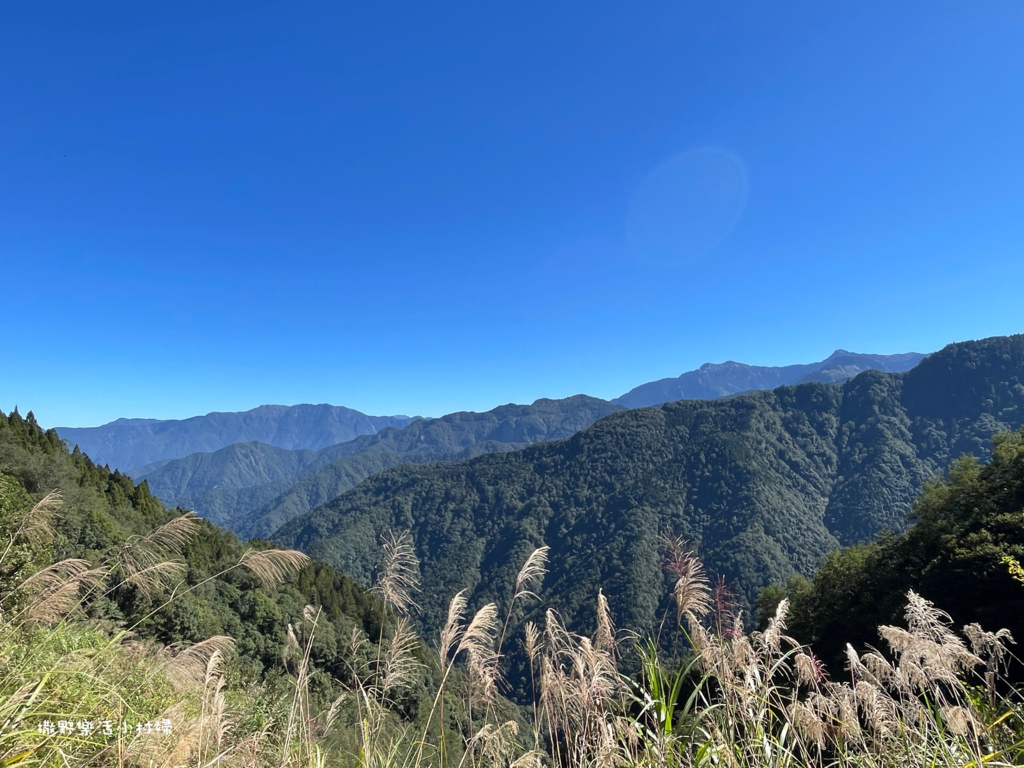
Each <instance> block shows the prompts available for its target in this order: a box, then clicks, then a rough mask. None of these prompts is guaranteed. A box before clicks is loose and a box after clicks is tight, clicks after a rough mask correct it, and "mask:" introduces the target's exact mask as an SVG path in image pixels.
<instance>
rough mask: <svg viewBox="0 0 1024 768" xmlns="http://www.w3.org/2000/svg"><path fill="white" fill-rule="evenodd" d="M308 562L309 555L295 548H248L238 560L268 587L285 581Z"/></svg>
mask: <svg viewBox="0 0 1024 768" xmlns="http://www.w3.org/2000/svg"><path fill="white" fill-rule="evenodd" d="M307 562H309V555H307V554H305V553H303V552H299V551H298V550H295V549H263V550H258V551H257V550H254V549H248V550H246V551H245V553H244V554H243V555H242V557H241V558H240V559H239V560H238V564H239V565H242V566H245V567H246V568H248V569H249V570H250V571H252V572H253V573H254V574H255V575H256V577H257V578H258V579H259V580H260V581H262V582H263V584H264V585H265V586H267V587H274V586H277V585H278V584H281V583H283V582H284V581H285V580H286V579H287V578H288V577H289V576H291V575H292V574H294V573H295V572H297V571H298V570H299V569H301V568H302V566H304V565H305V564H306V563H307Z"/></svg>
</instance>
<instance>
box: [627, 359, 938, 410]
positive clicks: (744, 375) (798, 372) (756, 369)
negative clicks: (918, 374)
mask: <svg viewBox="0 0 1024 768" xmlns="http://www.w3.org/2000/svg"><path fill="white" fill-rule="evenodd" d="M924 357H925V355H922V354H918V353H917V352H908V353H906V354H901V355H861V354H857V353H855V352H847V351H846V350H843V349H837V350H836V351H835V352H833V353H832V354H831V355H829V357H827V358H826V359H825V360H822V361H821V362H819V363H807V364H802V365H785V366H780V367H768V366H758V365H744V364H743V363H736V362H733V361H729V362H726V363H705V364H704V365H702V366H701V367H700V368H699V369H697V370H696V371H688V372H687V373H684V374H682V375H681V376H678V377H676V378H670V379H659V380H658V381H652V382H648V383H647V384H641V385H640V386H639V387H636V388H634V389H631V390H630V391H629V392H627V393H626V394H624V395H622V396H621V397H617V398H615V399H614V400H612V402H613V403H620V404H621V405H624V406H626V407H627V408H644V407H646V406H651V405H661V404H662V403H669V402H673V401H675V400H714V399H716V398H719V397H728V396H730V395H736V394H739V393H741V392H751V391H755V390H761V389H774V388H775V387H780V386H785V385H787V384H800V383H804V382H809V381H820V382H825V383H829V384H839V383H842V382H844V381H846V380H847V379H850V378H853V377H854V376H856V375H857V374H859V373H863V372H864V371H867V370H877V371H886V372H890V373H900V372H902V371H908V370H910V369H911V368H913V367H914V366H915V365H917V364H918V363H919V362H920V361H921V360H922V359H924Z"/></svg>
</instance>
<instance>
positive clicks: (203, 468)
mask: <svg viewBox="0 0 1024 768" xmlns="http://www.w3.org/2000/svg"><path fill="white" fill-rule="evenodd" d="M618 410H622V407H621V406H618V405H613V404H611V403H609V402H607V401H605V400H599V399H597V398H593V397H587V396H585V395H577V396H575V397H569V398H565V399H562V400H547V399H542V400H537V401H536V402H535V403H533V404H531V405H503V406H501V407H499V408H495V409H493V410H491V411H487V412H486V413H472V412H462V413H451V414H448V415H447V416H442V417H441V418H438V419H421V420H418V421H415V422H413V423H412V424H410V425H409V426H407V427H405V428H404V429H398V428H394V427H389V428H386V429H383V430H381V431H380V432H378V433H377V434H374V435H364V436H362V437H359V438H357V439H355V440H352V441H349V442H346V443H341V444H339V445H333V446H330V447H328V448H324V449H322V450H320V451H318V452H315V453H314V452H310V451H283V450H281V449H277V448H273V447H271V446H266V445H262V444H259V443H246V444H240V445H232V446H228V447H227V448H223V449H221V450H219V451H216V452H214V453H208V454H195V455H193V456H188V457H186V458H184V459H179V460H177V461H173V462H168V463H167V464H165V465H163V466H161V467H159V468H158V469H157V470H155V471H154V472H152V473H149V474H147V475H146V476H145V477H146V479H147V481H148V482H149V484H150V488H151V489H152V491H153V493H154V494H155V495H157V496H159V497H160V498H161V499H164V500H168V501H173V503H176V504H180V505H182V506H184V507H187V508H189V509H194V510H196V511H197V512H198V513H199V514H201V515H202V516H203V517H205V518H207V519H209V520H211V521H212V522H214V523H216V524H218V525H221V526H223V527H226V528H229V529H231V530H234V531H235V532H237V533H238V534H239V535H241V536H243V537H244V538H248V537H252V536H267V535H268V534H270V533H271V532H272V531H273V530H275V529H276V528H278V527H279V526H280V525H282V524H283V523H285V522H287V521H288V520H290V519H291V518H293V517H295V516H296V515H299V514H302V513H303V512H307V511H309V510H310V509H313V508H314V507H317V506H319V505H321V504H323V503H325V502H327V501H330V500H331V499H334V498H336V497H337V496H339V495H340V494H341V493H343V492H344V491H346V490H348V489H349V488H352V487H353V486H355V485H356V484H358V483H359V482H360V481H362V480H364V479H365V478H367V477H369V476H370V475H373V474H375V473H377V472H380V471H382V470H385V469H388V468H390V467H394V466H397V465H399V464H407V463H412V464H426V463H430V462H436V461H454V460H458V459H465V458H470V457H473V456H479V455H481V454H485V453H493V452H500V451H512V450H516V449H518V448H523V447H525V446H528V445H532V444H533V443H538V442H543V441H547V440H558V439H561V438H565V437H568V436H570V435H572V434H574V433H576V432H578V431H579V430H581V429H584V428H585V427H588V426H590V425H591V424H593V423H594V422H595V421H597V420H598V419H600V418H601V417H603V416H606V415H608V414H609V413H613V412H615V411H618Z"/></svg>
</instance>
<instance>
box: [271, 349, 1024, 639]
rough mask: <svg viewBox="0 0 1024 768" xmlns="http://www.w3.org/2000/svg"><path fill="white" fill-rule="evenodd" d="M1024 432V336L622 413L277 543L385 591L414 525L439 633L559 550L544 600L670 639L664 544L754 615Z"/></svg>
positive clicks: (361, 491)
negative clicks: (945, 479)
mask: <svg viewBox="0 0 1024 768" xmlns="http://www.w3.org/2000/svg"><path fill="white" fill-rule="evenodd" d="M1022 422H1024V335H1020V336H1012V337H997V338H992V339H986V340H983V341H978V342H967V343H963V344H953V345H950V346H948V347H946V348H945V349H943V350H942V351H940V352H937V353H935V354H934V355H931V356H930V357H928V358H926V359H925V360H924V361H922V362H921V363H920V364H919V365H918V366H917V367H915V368H914V369H912V370H911V371H909V372H906V373H885V372H879V371H866V372H864V373H862V374H860V375H859V376H857V377H856V378H854V379H852V380H849V381H847V382H845V383H843V384H824V383H817V382H810V383H804V384H799V385H795V386H783V387H779V388H777V389H775V390H774V391H762V392H754V393H749V394H745V395H740V396H737V397H733V398H727V399H718V400H713V401H700V400H684V401H679V402H672V403H668V404H666V405H663V406H661V407H652V408H641V409H635V410H629V411H623V412H620V413H614V414H611V415H609V416H607V417H606V418H604V419H602V420H600V421H598V422H597V423H595V424H594V425H593V426H591V427H589V428H588V429H585V430H583V431H581V432H579V433H577V434H576V435H574V436H573V437H571V438H569V439H567V440H562V441H558V442H549V443H544V444H541V445H535V446H531V447H529V448H525V449H523V450H520V451H516V452H512V453H503V454H495V455H488V456H481V457H478V458H476V459H472V460H470V461H462V462H453V463H443V464H432V465H429V466H423V467H413V466H403V467H396V468H394V469H390V470H387V471H385V472H381V473H379V474H377V475H375V476H373V477H371V478H369V479H367V480H366V481H364V482H363V483H361V484H360V485H359V486H357V487H356V488H353V489H352V490H350V491H348V492H346V493H344V494H342V495H341V496H339V497H338V498H337V499H335V500H334V501H332V502H330V503H328V504H326V505H324V506H322V507H320V508H318V509H315V510H313V511H311V512H309V513H307V514H305V515H302V516H300V517H297V518H295V519H293V520H292V521H291V522H289V523H287V524H286V525H285V526H284V527H282V528H281V530H279V531H278V532H277V533H275V534H274V535H273V536H272V538H273V540H275V541H277V542H279V543H281V544H283V545H286V546H293V547H298V548H301V549H303V550H305V551H307V552H308V553H309V554H311V555H312V556H314V557H317V558H320V559H322V560H324V561H325V562H328V563H330V564H332V565H334V566H335V567H337V568H339V569H340V570H342V571H343V572H345V573H348V574H350V575H352V576H353V577H355V578H356V579H357V580H360V581H362V582H364V583H366V582H367V581H368V579H369V578H370V574H371V573H372V570H373V568H374V564H375V563H376V559H377V557H378V552H379V543H378V542H379V536H380V533H381V532H382V531H383V530H385V529H386V528H399V529H408V530H410V531H411V532H412V535H413V537H414V540H415V544H416V550H417V554H418V556H419V558H420V562H421V573H422V591H421V593H420V595H419V596H418V602H419V604H420V606H421V607H422V609H423V613H422V616H423V622H424V628H425V629H427V630H428V631H434V630H436V629H437V628H438V627H439V626H440V624H441V623H442V622H443V620H444V616H445V611H446V606H447V601H448V600H449V599H450V597H451V595H452V594H454V593H455V592H457V591H458V590H460V589H462V588H469V590H470V592H469V594H470V596H471V603H472V604H476V605H479V604H481V603H483V602H486V601H489V600H492V599H499V598H504V597H507V595H508V594H511V590H512V589H513V583H514V580H515V577H516V573H517V571H518V569H519V566H520V565H521V564H522V562H523V560H524V559H525V557H526V555H527V554H528V553H529V552H530V551H531V550H532V549H533V548H534V547H537V546H540V545H541V544H546V545H549V546H550V547H551V555H552V558H551V562H552V568H551V571H550V573H549V575H548V577H547V578H546V580H545V582H544V588H543V592H542V593H541V595H540V597H541V601H540V603H539V604H541V605H544V606H552V607H555V608H556V609H557V610H559V612H560V614H561V615H562V616H563V618H564V619H566V621H567V623H568V625H569V626H570V627H571V628H574V629H577V630H581V629H583V628H584V627H589V626H591V625H592V623H593V601H594V595H595V594H597V592H598V589H599V588H600V589H603V590H604V594H605V595H606V596H607V598H608V600H609V603H610V604H611V606H612V609H613V611H614V613H615V618H616V622H617V624H618V625H619V626H623V627H626V628H629V629H634V630H638V631H644V630H651V629H652V628H653V627H654V626H655V624H656V617H658V616H661V615H663V614H662V612H661V611H663V610H666V609H667V605H666V603H665V601H666V600H668V599H670V597H669V596H670V595H671V583H670V577H669V576H668V574H667V573H666V572H664V571H662V568H661V562H660V557H659V555H658V540H659V534H661V533H672V534H683V535H685V536H686V537H687V538H688V539H689V540H690V541H691V542H693V543H695V544H696V545H697V546H698V547H699V552H700V554H701V556H702V558H703V560H704V562H705V563H706V565H707V567H708V570H709V571H710V573H711V574H713V575H722V576H724V577H725V578H726V579H727V580H728V583H729V584H730V585H731V586H732V587H733V588H734V589H736V590H737V591H738V592H739V594H740V595H741V597H742V599H743V601H744V603H745V604H746V605H747V606H749V605H750V603H751V602H752V600H753V599H754V597H755V596H756V595H757V593H758V590H759V588H761V587H763V586H766V585H769V584H772V583H776V584H778V583H784V582H785V581H786V579H787V578H788V577H789V575H790V574H792V573H793V572H794V571H797V572H802V573H805V574H809V573H811V572H813V570H814V569H815V567H816V566H817V563H818V561H819V558H820V557H821V556H822V555H824V554H825V553H827V552H829V551H831V550H832V549H834V548H836V547H837V546H839V545H840V544H849V543H853V542H858V541H864V540H867V539H869V538H871V537H873V536H874V535H875V534H877V533H878V532H879V531H881V530H882V529H884V528H890V529H900V528H902V527H903V526H904V525H905V521H906V516H907V515H908V513H909V512H910V511H911V503H912V501H913V499H914V498H915V496H916V494H917V493H918V492H919V491H920V490H921V487H922V485H923V483H924V482H925V481H926V480H927V479H928V478H929V477H932V476H933V475H934V474H936V473H938V472H941V471H943V470H944V468H945V467H946V466H947V464H948V462H949V461H950V460H951V459H953V458H956V457H957V456H959V455H960V454H961V453H965V452H966V453H972V454H974V455H976V456H979V457H985V456H987V453H988V450H989V448H990V442H989V440H990V438H991V436H992V435H993V434H994V433H995V432H997V431H1002V430H1007V429H1019V428H1020V427H1021V425H1022ZM994 562H995V561H994ZM671 578H674V577H671ZM748 618H749V616H748Z"/></svg>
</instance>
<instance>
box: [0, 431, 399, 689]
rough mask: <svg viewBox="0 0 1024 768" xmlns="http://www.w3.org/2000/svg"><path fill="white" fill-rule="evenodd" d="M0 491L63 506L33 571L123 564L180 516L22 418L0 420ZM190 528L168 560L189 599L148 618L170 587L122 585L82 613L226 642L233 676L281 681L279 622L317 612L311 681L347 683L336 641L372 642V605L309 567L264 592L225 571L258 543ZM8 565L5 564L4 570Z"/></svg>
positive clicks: (154, 632) (139, 629)
mask: <svg viewBox="0 0 1024 768" xmlns="http://www.w3.org/2000/svg"><path fill="white" fill-rule="evenodd" d="M0 484H2V488H0V491H2V494H0V495H2V496H3V498H4V500H5V504H7V505H8V506H10V505H11V504H13V503H14V500H16V497H18V496H23V497H24V499H25V501H26V502H27V503H31V502H32V501H34V500H38V499H39V498H41V497H42V496H43V495H44V494H46V493H48V492H50V491H53V490H57V491H59V493H60V494H61V496H62V498H63V502H62V504H61V505H60V508H59V520H58V522H57V523H56V524H55V526H54V528H55V530H56V537H55V538H54V539H53V541H52V543H51V544H50V545H48V547H47V548H46V551H45V552H44V553H43V555H45V558H46V562H40V563H38V564H36V566H35V567H41V566H45V565H47V564H48V563H49V562H56V561H59V560H62V559H65V558H83V559H85V560H87V561H89V562H90V563H92V564H98V563H101V562H106V563H110V562H114V561H116V560H117V558H118V557H119V556H120V557H124V556H125V555H124V553H125V552H127V551H129V550H130V547H131V546H132V545H131V542H132V541H136V542H137V541H139V539H140V537H144V536H146V535H148V534H150V533H151V532H152V531H153V530H154V529H155V528H156V527H158V526H161V525H164V524H166V523H168V522H170V521H172V520H175V519H176V518H178V517H180V515H181V510H168V509H165V508H164V506H163V505H162V504H161V503H160V502H159V501H158V500H157V499H156V498H155V497H153V496H152V495H151V494H150V492H149V489H148V486H147V484H146V483H145V481H143V482H141V483H139V484H138V485H136V484H134V483H133V482H132V480H131V478H129V477H128V476H126V475H123V474H121V473H120V472H116V471H115V472H110V471H109V470H108V469H107V468H106V467H100V466H96V465H95V464H94V463H93V462H92V461H91V460H90V459H89V458H88V456H86V455H85V454H82V453H80V452H79V451H77V449H76V450H75V451H74V452H73V453H69V452H68V450H67V448H66V447H65V444H64V442H63V441H62V440H61V439H60V438H59V437H58V435H57V433H56V432H55V431H54V430H47V431H44V430H43V429H41V428H40V427H39V425H38V424H36V422H35V420H34V419H33V417H32V415H31V413H30V414H29V415H28V416H27V417H24V418H23V417H22V416H20V415H19V414H18V413H17V411H15V412H14V413H12V414H10V415H8V416H4V415H2V414H0ZM15 506H16V505H15ZM199 525H200V526H201V531H200V533H199V535H197V536H193V537H191V538H190V539H189V540H188V542H187V543H185V544H184V546H183V548H182V549H181V554H180V556H181V559H182V560H183V562H184V564H185V566H186V567H187V568H186V571H185V573H184V577H183V582H182V583H181V584H180V585H179V586H178V587H177V592H178V593H181V592H183V591H187V590H189V589H190V588H193V587H194V589H192V591H190V592H187V594H183V595H181V596H179V597H178V598H177V599H175V600H174V602H173V603H172V604H171V605H169V606H167V607H166V608H165V609H161V610H155V609H157V608H159V606H160V605H161V604H163V603H164V602H166V600H167V597H168V594H169V591H170V584H167V585H166V586H152V585H151V586H150V587H149V588H147V589H136V588H133V587H130V586H128V587H126V586H123V585H122V586H121V587H119V588H117V589H116V590H115V591H113V592H108V593H107V594H106V595H104V596H103V597H101V598H99V599H97V600H95V601H93V602H92V603H91V604H90V606H89V613H90V615H91V616H92V617H93V618H94V619H97V620H102V621H104V622H108V623H113V624H114V625H121V626H124V627H130V628H131V629H132V631H133V632H134V633H135V634H136V636H138V637H141V638H147V637H148V638H153V639H155V640H157V641H159V642H161V643H164V644H170V643H183V644H186V645H187V644H191V643H196V642H199V641H202V640H206V639H207V638H209V637H213V636H216V635H228V636H230V637H232V638H234V640H235V641H236V648H237V653H238V656H237V669H238V671H239V674H242V675H245V676H247V677H248V678H249V679H253V680H259V679H264V678H266V679H274V678H275V677H276V676H279V675H282V674H283V673H284V667H283V665H282V661H281V649H282V647H283V646H284V643H285V640H286V634H287V628H288V625H289V623H294V624H296V625H297V624H298V623H299V622H300V621H301V619H302V614H303V608H304V607H305V606H306V605H309V604H312V605H314V606H323V609H324V613H325V618H326V622H325V623H324V624H323V625H322V626H323V628H324V637H325V638H327V639H325V641H324V642H323V643H320V644H318V645H317V647H316V649H315V657H316V658H315V660H314V664H315V666H316V668H317V670H318V672H317V675H318V678H317V679H318V680H319V681H320V683H321V684H323V686H324V687H326V685H327V683H328V682H329V681H330V680H331V679H332V678H339V677H343V676H345V675H347V674H348V671H349V668H350V667H349V664H350V662H351V660H350V659H347V658H346V657H345V651H344V643H343V642H341V641H340V638H347V637H349V636H350V635H351V632H352V630H353V629H354V628H357V627H358V628H359V629H361V630H363V631H364V632H366V633H367V635H368V636H369V637H372V638H375V637H377V635H378V634H379V628H380V624H381V621H382V616H383V613H382V611H381V608H380V604H379V603H378V601H377V600H375V599H374V598H372V597H370V596H369V595H368V594H367V593H366V592H365V591H364V590H363V589H362V588H361V587H359V586H357V585H356V584H355V583H354V582H353V581H352V580H351V579H349V578H348V577H346V576H343V575H341V574H339V573H337V572H336V571H334V570H333V569H332V568H330V567H329V566H326V565H324V564H322V563H318V562H315V561H313V562H309V563H307V564H306V565H305V566H303V567H302V568H301V570H298V571H297V572H295V573H294V574H293V576H292V577H291V578H290V579H289V580H288V581H287V582H286V583H283V584H280V585H278V586H267V585H265V584H263V583H262V582H261V580H260V579H259V578H257V576H256V575H255V574H254V573H253V572H251V571H250V570H249V569H247V568H245V567H234V568H232V566H236V564H237V563H238V562H239V560H240V559H241V558H242V556H243V554H244V553H245V552H246V550H247V549H249V548H251V547H255V548H256V549H260V548H263V549H265V548H266V545H265V544H260V543H259V542H250V543H249V544H248V545H243V544H242V543H241V542H239V540H238V539H237V538H236V537H235V536H234V535H233V534H231V533H228V532H225V531H222V530H220V529H218V528H216V527H215V526H213V525H211V524H209V523H208V522H203V521H200V523H199ZM126 548H129V549H126ZM38 556H40V555H39V554H38V553H37V555H36V557H38ZM12 562H13V561H12V560H11V558H8V561H7V567H8V568H10V567H12V566H11V565H10V564H11V563H12ZM18 568H28V570H27V571H26V572H25V573H22V574H21V578H23V577H24V576H25V575H26V574H27V573H30V572H31V571H32V567H31V566H30V563H29V562H27V561H25V562H23V563H22V564H21V565H19V566H18ZM15 570H17V568H16V569H15ZM225 570H227V572H226V573H224V574H223V575H221V576H217V577H216V578H212V579H210V577H212V576H215V575H216V574H218V573H220V572H222V571H225ZM17 578H18V573H16V572H15V571H5V572H3V573H0V580H4V583H6V582H7V581H10V580H12V579H15V580H16V579H17ZM207 579H210V580H209V581H206V580H207ZM204 581H206V583H205V584H202V582H204ZM200 584H201V586H197V585H200ZM154 611H155V612H154Z"/></svg>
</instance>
